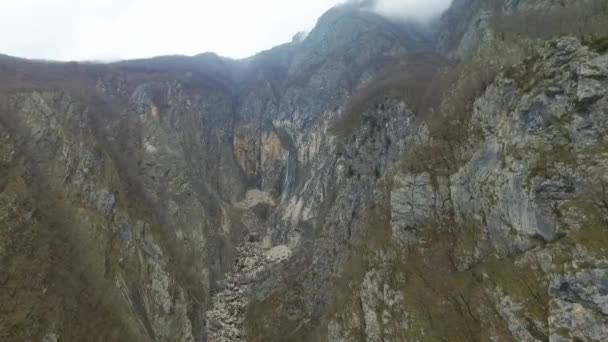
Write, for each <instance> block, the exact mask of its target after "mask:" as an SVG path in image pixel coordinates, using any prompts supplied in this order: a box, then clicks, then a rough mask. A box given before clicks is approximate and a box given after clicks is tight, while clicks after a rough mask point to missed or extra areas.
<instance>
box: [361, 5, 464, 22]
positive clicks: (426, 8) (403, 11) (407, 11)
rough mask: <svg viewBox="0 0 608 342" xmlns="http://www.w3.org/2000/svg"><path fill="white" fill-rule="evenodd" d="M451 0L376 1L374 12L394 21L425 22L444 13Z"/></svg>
mask: <svg viewBox="0 0 608 342" xmlns="http://www.w3.org/2000/svg"><path fill="white" fill-rule="evenodd" d="M451 2H452V0H377V1H374V5H373V9H374V11H375V12H377V13H379V14H382V15H384V16H386V17H390V18H395V19H413V20H417V21H420V22H426V21H428V20H430V19H432V18H434V17H436V16H438V15H440V14H441V13H442V12H443V11H445V10H446V9H447V8H448V7H449V6H450V4H451Z"/></svg>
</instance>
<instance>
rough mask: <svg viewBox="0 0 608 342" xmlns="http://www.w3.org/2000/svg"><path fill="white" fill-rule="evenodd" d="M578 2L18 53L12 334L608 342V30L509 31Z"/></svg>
mask: <svg viewBox="0 0 608 342" xmlns="http://www.w3.org/2000/svg"><path fill="white" fill-rule="evenodd" d="M558 5H559V4H558V1H557V2H555V3H554V2H552V1H545V2H542V3H541V2H527V1H510V2H504V3H502V4H500V6H495V4H494V2H487V3H486V2H475V1H455V3H454V4H453V6H452V8H451V9H450V10H449V11H448V13H446V14H445V15H444V17H443V18H442V20H441V21H440V23H439V25H438V26H439V31H438V41H437V42H435V41H434V37H435V36H434V34H429V33H428V32H427V31H426V29H423V28H421V27H420V26H417V25H409V26H408V25H405V26H404V25H402V24H396V23H393V22H390V21H387V20H386V19H384V18H382V17H380V16H377V15H375V14H373V13H370V12H367V11H361V10H360V9H358V8H357V7H356V6H350V5H345V6H341V7H337V8H334V9H332V10H330V11H329V12H328V13H326V14H325V15H324V16H323V17H322V18H320V20H319V23H318V25H317V27H316V28H315V29H314V30H313V31H311V32H310V33H309V34H308V35H307V36H306V37H305V38H302V37H299V38H298V39H294V41H293V42H292V43H289V44H286V45H283V46H279V47H276V48H274V49H272V50H269V51H266V52H263V53H261V54H259V55H256V56H254V57H251V58H249V59H245V60H241V61H232V60H227V59H223V58H221V57H218V56H215V55H212V54H204V55H200V56H196V57H161V58H155V59H150V60H140V61H127V62H120V63H116V64H110V65H103V66H100V65H79V64H43V63H34V62H29V61H23V60H19V59H12V58H2V59H0V74H1V76H2V80H3V81H1V83H2V84H1V86H0V90H1V95H0V228H1V229H0V262H1V266H2V267H1V268H0V284H2V288H3V289H4V290H3V291H1V292H0V302H1V303H4V305H1V306H0V339H2V340H31V339H34V340H35V339H44V340H45V341H55V340H58V341H63V340H67V341H70V340H90V339H94V340H128V341H132V340H141V341H149V340H156V341H175V340H179V341H201V340H210V341H234V340H249V341H284V340H289V341H354V340H367V341H403V340H412V341H418V340H450V341H471V340H499V341H502V340H522V341H535V340H541V341H545V340H552V341H553V340H555V341H561V340H563V341H567V340H573V339H579V340H583V341H585V340H586V341H594V340H598V341H599V340H605V339H608V325H607V324H608V322H607V321H606V315H608V308H605V306H606V303H605V302H606V289H605V288H606V287H608V280H607V279H608V275H607V274H605V268H606V263H607V262H608V261H607V259H606V258H607V251H606V248H608V247H607V246H608V241H605V240H606V236H607V235H606V234H605V229H606V224H607V223H606V222H607V220H608V205H607V204H606V203H607V202H608V197H607V196H608V190H607V189H608V188H607V186H608V179H606V178H605V175H606V174H608V173H607V171H608V170H607V168H608V163H606V160H608V148H607V147H608V145H607V144H608V142H606V141H605V140H606V139H605V137H606V136H607V135H606V133H607V132H606V130H607V129H608V113H606V111H607V110H608V103H607V101H608V98H607V97H606V94H607V92H608V91H607V90H606V89H608V56H607V55H606V53H605V49H603V48H602V46H603V45H602V44H601V42H602V40H601V38H605V37H603V36H599V37H597V36H595V35H592V38H593V39H591V38H588V37H578V38H577V37H560V38H551V39H548V40H547V39H544V37H543V39H539V38H541V37H537V36H532V35H530V34H528V32H521V31H518V30H514V29H513V25H512V22H511V21H509V20H517V19H518V17H516V16H515V14H518V13H534V12H532V11H533V9H534V8H536V9H543V10H548V11H549V10H552V9H553V8H554V7H556V6H558ZM595 12H597V13H600V14H601V13H602V12H601V11H595ZM551 13H553V12H551ZM499 17H504V18H508V19H509V20H504V22H502V21H497V18H499ZM504 27H507V28H510V30H509V29H504ZM600 33H601V32H600ZM514 37H515V38H514ZM583 38H584V39H583ZM435 44H436V45H437V46H438V47H437V48H436V50H437V51H439V52H441V53H443V54H445V55H448V56H452V57H459V58H461V61H460V62H458V61H448V60H447V59H444V58H443V57H439V56H437V55H436V54H434V53H430V52H426V53H423V54H421V53H419V51H420V50H421V49H426V50H428V49H430V48H433V47H434V46H435ZM412 56H414V57H412ZM420 59H423V60H425V61H428V60H432V61H433V63H419V62H413V61H414V60H420ZM395 64H398V65H400V67H399V68H393V69H391V68H388V70H389V72H388V74H389V76H395V75H393V74H398V75H404V76H403V77H396V78H395V77H389V78H388V79H386V80H382V79H380V80H378V79H376V76H375V75H377V74H387V72H386V70H387V66H390V65H395ZM426 68H429V70H428V71H427V70H426ZM407 75H412V77H407ZM404 82H408V83H407V84H404ZM370 84H371V86H370ZM374 84H376V86H374ZM416 89H417V91H416ZM427 89H428V90H427ZM422 90H425V91H422ZM411 94H416V95H415V96H413V95H411ZM418 95H419V96H418ZM413 97H420V98H421V99H420V101H412V98H413ZM353 99H354V100H353ZM358 99H362V100H358ZM423 100H424V101H423ZM429 101H431V102H433V101H434V102H436V103H432V107H433V109H434V110H427V109H424V108H422V106H421V105H420V103H426V102H429ZM414 102H416V103H414ZM418 102H419V103H418ZM345 103H346V104H345ZM353 103H354V104H356V105H353ZM349 115H352V117H351V116H349ZM345 123H348V125H347V126H348V129H345V128H344V127H340V125H344V124H345Z"/></svg>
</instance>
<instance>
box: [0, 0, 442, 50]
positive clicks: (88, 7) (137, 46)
mask: <svg viewBox="0 0 608 342" xmlns="http://www.w3.org/2000/svg"><path fill="white" fill-rule="evenodd" d="M379 1H380V2H381V4H380V6H379V8H378V11H379V12H381V13H384V14H387V15H391V16H397V15H398V16H404V15H408V16H417V17H420V18H423V19H424V18H428V17H429V16H431V15H433V14H436V13H438V12H440V11H442V10H443V9H445V8H446V7H447V6H448V5H449V3H450V2H451V0H379ZM341 2H343V1H342V0H257V1H256V0H0V53H3V54H9V55H13V56H20V57H27V58H42V59H53V60H116V59H127V58H142V57H151V56H158V55H166V54H185V55H194V54H198V53H202V52H207V51H213V52H216V53H218V54H220V55H223V56H227V57H233V58H243V57H248V56H250V55H252V54H254V53H256V52H259V51H262V50H265V49H269V48H271V47H273V46H275V45H278V44H281V43H285V42H288V41H290V40H291V38H292V37H293V35H294V34H295V33H297V32H299V31H303V30H310V29H311V28H312V27H314V24H315V23H316V20H317V18H318V17H319V16H320V15H321V14H323V13H324V12H325V11H326V10H328V9H329V8H331V7H332V6H334V5H336V4H338V3H341Z"/></svg>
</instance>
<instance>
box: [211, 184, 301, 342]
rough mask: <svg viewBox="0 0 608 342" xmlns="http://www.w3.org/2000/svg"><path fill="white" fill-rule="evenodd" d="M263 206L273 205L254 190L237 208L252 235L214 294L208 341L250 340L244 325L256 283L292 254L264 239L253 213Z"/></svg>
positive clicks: (260, 224)
mask: <svg viewBox="0 0 608 342" xmlns="http://www.w3.org/2000/svg"><path fill="white" fill-rule="evenodd" d="M260 203H265V204H268V205H274V202H273V201H272V199H271V198H270V197H269V196H268V195H267V194H266V193H263V192H259V191H255V190H254V191H250V192H249V193H248V194H247V198H246V199H245V200H244V201H242V202H240V203H237V205H236V206H237V207H238V208H240V209H242V210H245V212H244V214H243V218H244V220H243V221H244V222H243V223H244V224H245V225H246V226H247V227H248V230H249V234H248V236H247V238H246V240H245V241H244V242H243V243H242V245H241V246H239V247H238V248H237V253H236V256H235V261H234V268H233V270H232V272H230V273H228V274H226V275H225V278H224V281H223V284H222V289H221V290H220V291H219V292H217V293H215V294H213V295H212V306H211V309H210V310H208V311H207V340H208V341H209V342H234V341H247V338H246V336H245V332H244V327H243V322H244V319H245V310H246V307H247V304H248V302H249V299H250V298H251V295H252V293H251V291H252V287H253V284H255V282H256V280H257V277H258V276H259V275H260V274H261V273H262V272H263V271H264V270H265V269H266V268H267V267H270V266H272V265H274V264H277V263H281V262H283V261H285V260H286V259H287V258H288V257H289V256H290V255H291V251H290V249H289V248H288V247H287V246H275V247H270V244H269V243H268V241H263V239H262V238H261V233H260V231H259V227H261V226H262V225H263V223H262V222H261V221H260V220H259V219H258V218H257V217H256V215H255V214H254V213H253V212H252V210H251V209H252V208H253V207H255V206H256V205H258V204H260Z"/></svg>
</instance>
